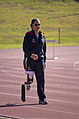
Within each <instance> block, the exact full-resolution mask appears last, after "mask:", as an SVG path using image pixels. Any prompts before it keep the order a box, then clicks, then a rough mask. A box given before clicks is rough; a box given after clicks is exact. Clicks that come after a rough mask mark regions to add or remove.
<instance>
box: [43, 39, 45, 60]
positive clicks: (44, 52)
mask: <svg viewBox="0 0 79 119" xmlns="http://www.w3.org/2000/svg"><path fill="white" fill-rule="evenodd" d="M43 51H44V62H46V40H45V41H44V46H43Z"/></svg>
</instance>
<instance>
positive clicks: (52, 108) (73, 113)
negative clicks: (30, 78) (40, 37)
mask: <svg viewBox="0 0 79 119" xmlns="http://www.w3.org/2000/svg"><path fill="white" fill-rule="evenodd" d="M55 55H56V56H57V57H58V59H56V60H51V59H52V58H51V56H52V48H48V49H47V57H48V59H49V60H47V68H46V71H45V77H46V85H45V92H46V95H47V101H48V105H39V104H38V97H37V93H36V80H34V83H33V84H32V87H31V90H30V91H28V92H26V102H24V103H23V102H22V101H21V99H20V93H21V84H22V83H23V82H24V81H25V80H26V76H25V73H24V69H23V66H22V59H23V52H22V49H7V50H0V116H4V117H8V118H9V117H11V118H12V119H79V47H56V48H55Z"/></svg>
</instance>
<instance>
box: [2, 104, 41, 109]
mask: <svg viewBox="0 0 79 119" xmlns="http://www.w3.org/2000/svg"><path fill="white" fill-rule="evenodd" d="M33 105H39V104H38V103H36V104H6V105H0V108H1V107H21V106H33Z"/></svg>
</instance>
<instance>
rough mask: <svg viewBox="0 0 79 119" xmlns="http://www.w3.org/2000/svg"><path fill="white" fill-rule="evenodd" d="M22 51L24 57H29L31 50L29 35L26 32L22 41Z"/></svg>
mask: <svg viewBox="0 0 79 119" xmlns="http://www.w3.org/2000/svg"><path fill="white" fill-rule="evenodd" d="M23 51H24V54H25V57H27V58H29V57H30V56H31V52H30V50H29V35H28V34H27V33H26V34H25V37H24V41H23Z"/></svg>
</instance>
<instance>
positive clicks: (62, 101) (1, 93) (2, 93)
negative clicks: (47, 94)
mask: <svg viewBox="0 0 79 119" xmlns="http://www.w3.org/2000/svg"><path fill="white" fill-rule="evenodd" d="M0 95H8V96H15V97H20V95H18V94H11V93H4V92H0ZM27 97H28V98H31V99H32V98H34V99H38V97H34V96H28V95H27V96H26V98H27ZM47 100H49V101H55V102H61V103H70V104H77V105H79V102H72V101H64V100H57V99H54V98H53V99H49V98H47Z"/></svg>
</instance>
